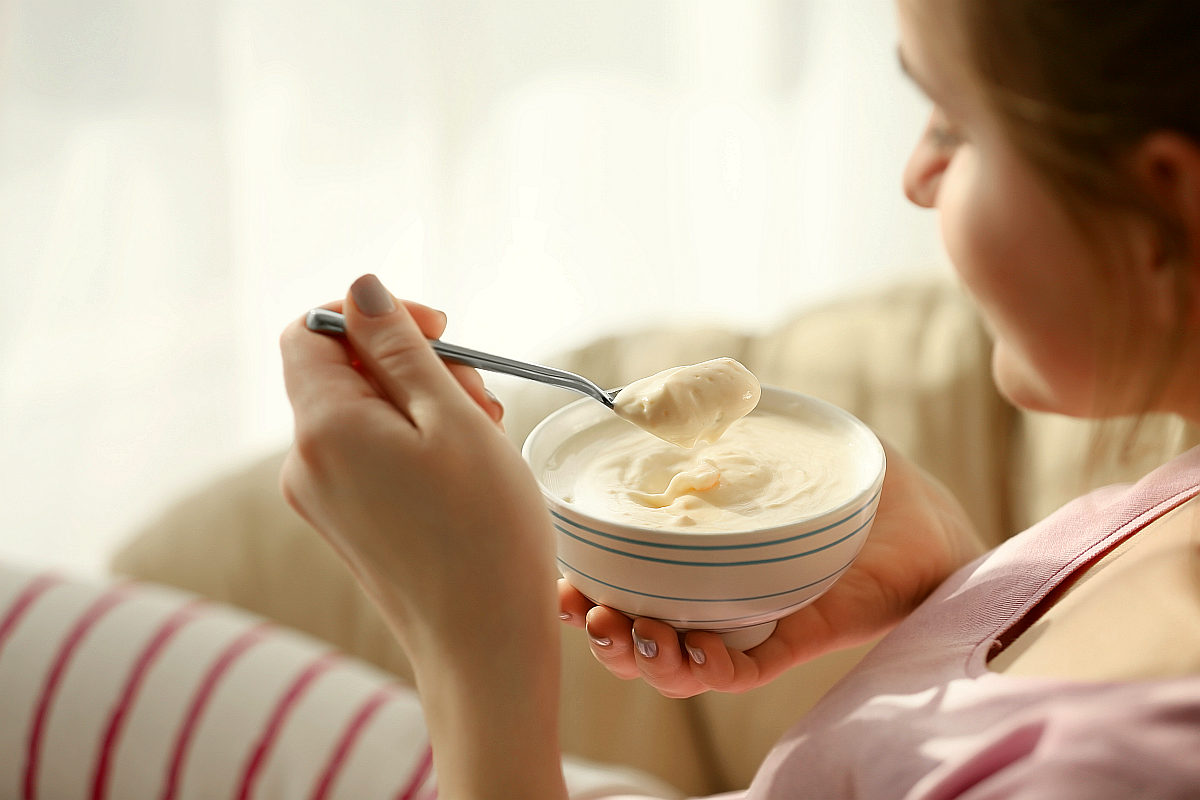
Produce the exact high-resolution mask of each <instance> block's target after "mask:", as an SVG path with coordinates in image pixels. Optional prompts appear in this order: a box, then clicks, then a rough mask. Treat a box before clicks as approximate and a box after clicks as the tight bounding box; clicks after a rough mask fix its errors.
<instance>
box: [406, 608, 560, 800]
mask: <svg viewBox="0 0 1200 800" xmlns="http://www.w3.org/2000/svg"><path fill="white" fill-rule="evenodd" d="M547 621H548V622H549V625H548V626H546V627H545V629H544V630H537V629H538V628H541V627H542V626H540V625H537V624H534V625H529V626H526V627H527V630H526V631H524V632H522V631H512V630H510V631H508V635H507V636H504V635H501V636H486V635H485V636H484V637H482V639H483V640H484V642H482V643H481V645H482V646H481V647H477V648H472V647H460V646H456V645H451V646H448V647H447V646H438V647H436V648H430V649H428V650H425V651H424V652H414V653H412V654H411V655H412V658H413V664H414V672H415V677H416V682H417V689H418V691H419V692H420V695H421V702H422V705H423V706H424V709H425V716H426V719H427V724H428V727H429V735H430V742H431V743H432V745H433V752H434V764H435V767H436V768H437V771H438V785H439V797H442V798H456V799H457V798H477V797H479V798H482V797H486V798H489V800H490V799H491V798H497V799H500V798H510V797H511V798H522V800H543V798H544V799H545V800H562V799H563V798H565V797H566V788H565V786H564V784H563V779H562V767H561V761H562V757H561V750H560V745H559V686H560V673H559V670H560V664H559V642H558V635H559V631H558V624H557V618H555V617H551V618H550V619H549V620H547ZM531 633H532V634H536V636H537V637H538V640H537V642H536V643H532V642H531V640H530V636H529V634H531ZM443 644H445V643H443ZM459 644H461V643H459Z"/></svg>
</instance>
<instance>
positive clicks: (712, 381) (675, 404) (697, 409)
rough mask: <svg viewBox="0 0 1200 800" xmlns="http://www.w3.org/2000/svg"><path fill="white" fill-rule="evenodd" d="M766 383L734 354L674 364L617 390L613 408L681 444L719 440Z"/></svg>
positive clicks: (746, 411) (750, 407) (751, 407)
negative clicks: (678, 364)
mask: <svg viewBox="0 0 1200 800" xmlns="http://www.w3.org/2000/svg"><path fill="white" fill-rule="evenodd" d="M761 394H762V387H761V386H760V385H759V382H758V378H756V377H754V373H752V372H750V370H748V369H746V368H745V367H744V366H743V365H742V364H741V363H739V362H738V361H736V360H734V359H732V358H714V359H710V360H708V361H701V362H700V363H699V364H691V365H688V366H684V367H672V368H671V369H666V370H663V371H662V372H658V373H655V374H654V375H651V376H650V377H648V378H642V379H641V380H637V381H634V382H633V383H631V384H629V385H628V386H626V387H625V388H624V389H622V390H621V391H620V392H618V393H617V397H616V399H615V400H614V402H613V411H615V412H616V414H617V416H618V417H621V418H622V419H626V420H629V421H630V422H632V423H633V424H634V425H637V426H638V427H639V428H642V429H644V430H647V431H649V432H650V433H652V434H654V435H655V436H657V437H659V438H661V439H664V440H666V441H668V442H670V443H671V444H674V445H677V446H679V447H695V446H696V444H697V443H701V442H709V443H712V442H715V441H717V440H718V439H720V438H721V436H722V435H723V434H724V433H725V431H726V430H728V429H729V426H730V425H732V424H733V423H735V422H737V421H738V420H739V419H741V418H742V417H744V416H746V415H747V414H749V413H750V412H751V411H753V410H754V407H755V406H756V405H758V400H759V397H760V395H761Z"/></svg>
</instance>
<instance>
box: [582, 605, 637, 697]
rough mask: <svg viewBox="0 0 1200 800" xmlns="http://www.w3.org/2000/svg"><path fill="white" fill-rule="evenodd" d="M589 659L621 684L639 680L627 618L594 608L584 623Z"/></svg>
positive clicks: (600, 608)
mask: <svg viewBox="0 0 1200 800" xmlns="http://www.w3.org/2000/svg"><path fill="white" fill-rule="evenodd" d="M585 623H586V624H585V627H586V628H587V635H588V644H589V646H590V647H591V648H592V655H593V656H595V657H596V660H597V661H599V662H600V663H601V664H603V665H604V667H605V669H607V670H608V671H609V672H611V673H612V674H613V675H616V676H617V677H618V678H621V679H623V680H633V679H634V678H640V677H641V676H642V673H641V670H639V669H638V664H637V660H636V658H635V657H634V650H633V628H632V626H631V625H630V622H629V618H628V617H626V616H625V615H623V614H621V613H619V612H617V611H613V610H612V609H611V608H606V607H604V606H594V607H593V608H592V610H591V611H589V612H587V617H586V619H585Z"/></svg>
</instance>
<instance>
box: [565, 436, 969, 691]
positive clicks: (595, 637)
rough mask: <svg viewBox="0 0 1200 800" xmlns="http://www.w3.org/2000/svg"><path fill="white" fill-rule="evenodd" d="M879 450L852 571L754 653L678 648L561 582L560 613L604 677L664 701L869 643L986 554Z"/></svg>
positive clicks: (690, 638)
mask: <svg viewBox="0 0 1200 800" xmlns="http://www.w3.org/2000/svg"><path fill="white" fill-rule="evenodd" d="M885 450H886V453H887V474H886V476H885V477H884V482H883V492H882V494H881V495H880V498H879V509H878V512H877V514H876V517H875V523H874V525H873V526H872V528H871V534H870V536H869V537H868V539H867V542H866V544H865V545H864V546H863V549H862V552H860V553H859V555H858V558H857V559H856V560H855V562H854V564H853V566H851V567H850V569H848V570H847V571H846V573H845V574H844V575H842V577H841V578H840V579H839V580H838V581H837V582H836V583H835V584H834V585H833V586H832V587H831V588H830V589H829V591H827V592H826V593H825V594H824V595H822V596H821V597H820V598H819V599H818V600H816V602H814V603H812V604H811V605H809V606H806V607H804V608H802V609H800V610H799V611H796V612H795V613H793V614H791V615H789V616H787V617H784V618H783V619H781V620H780V621H779V625H778V627H776V629H775V632H774V633H773V634H772V635H771V637H770V638H769V639H767V641H765V642H763V643H762V644H760V645H759V646H758V647H755V648H753V649H751V650H748V651H746V652H744V653H743V652H739V651H736V650H729V649H728V648H726V647H725V646H724V644H723V642H722V641H721V638H720V636H718V635H716V634H713V633H701V632H697V631H692V632H689V633H688V634H687V635H686V636H685V637H682V642H681V637H680V636H679V635H678V634H677V633H676V632H675V631H674V630H673V629H672V628H671V627H670V626H669V625H666V624H664V623H662V622H659V621H657V620H652V619H637V620H630V619H629V618H628V617H626V616H625V615H623V614H621V613H620V612H617V611H614V610H613V609H610V608H606V607H604V606H597V605H593V604H592V603H591V602H590V601H589V600H588V599H587V598H586V597H584V596H583V595H582V594H580V593H579V592H577V591H576V590H575V589H574V588H572V587H571V586H570V585H569V584H567V582H566V581H565V580H562V579H560V580H559V609H560V616H561V617H562V618H563V619H564V620H566V621H567V622H568V623H569V624H572V625H575V626H576V627H584V626H586V628H587V632H588V638H589V640H590V642H591V648H592V653H593V654H594V655H595V657H596V658H597V660H599V661H600V663H602V664H604V666H605V667H607V668H608V670H609V671H610V672H612V673H613V674H614V675H616V676H617V677H619V678H624V679H632V678H642V679H644V680H645V681H646V682H647V683H649V684H650V685H651V686H653V687H654V688H656V689H657V690H658V691H659V692H660V693H662V694H664V695H666V696H668V697H690V696H692V695H696V694H700V693H702V692H706V691H709V690H717V691H722V692H744V691H747V690H749V689H753V688H755V687H757V686H762V685H763V684H765V683H769V682H770V681H772V680H774V679H775V677H777V676H778V675H779V674H780V673H781V672H783V671H784V670H786V669H788V668H789V667H792V666H794V665H796V664H800V663H802V662H805V661H808V660H810V659H812V658H815V657H817V656H819V655H822V654H823V653H827V652H831V651H833V650H839V649H842V648H846V647H851V646H854V645H857V644H862V643H865V642H869V641H872V640H874V639H875V638H877V637H879V636H881V635H883V634H884V633H886V632H887V631H889V630H890V629H891V628H892V627H893V626H895V625H896V623H898V622H899V621H900V620H901V619H903V618H904V617H905V616H906V615H908V613H909V612H911V611H912V610H913V609H914V608H916V607H917V606H918V605H919V604H920V603H921V601H922V600H924V599H925V598H926V597H928V596H929V594H930V593H931V592H932V591H933V590H934V589H935V588H936V587H937V586H938V585H939V584H940V583H941V582H942V581H943V580H945V579H946V578H947V577H949V575H950V574H951V573H952V572H954V571H955V570H956V569H958V568H959V567H961V566H962V565H964V564H966V563H967V562H969V561H971V560H972V559H974V558H975V557H976V556H978V555H979V554H981V553H982V552H983V549H984V548H983V546H982V544H981V543H980V540H979V537H978V535H977V534H976V532H975V529H974V526H973V525H972V524H971V522H970V520H969V519H968V518H967V515H966V513H965V512H964V511H963V509H962V507H961V506H960V505H959V504H958V502H957V501H956V500H955V499H954V497H953V496H952V495H951V494H950V493H949V491H948V490H946V488H945V487H943V486H942V485H941V484H940V483H938V482H937V481H935V480H934V479H933V478H932V477H931V476H929V475H928V474H927V473H925V472H924V471H922V470H921V469H920V468H918V467H917V466H916V465H915V464H913V463H912V462H910V461H908V460H906V459H904V458H903V457H902V456H901V455H900V454H899V453H897V452H896V451H895V450H893V449H892V448H890V447H888V446H887V445H886V443H885Z"/></svg>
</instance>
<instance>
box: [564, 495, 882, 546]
mask: <svg viewBox="0 0 1200 800" xmlns="http://www.w3.org/2000/svg"><path fill="white" fill-rule="evenodd" d="M882 491H883V484H880V486H879V488H878V489H876V490H875V494H873V495H871V499H869V500H867V502H865V503H863V504H862V505H861V506H859V507H858V508H856V509H855V510H854V511H853V512H851V513H850V514H847V515H846V516H844V517H842V518H841V519H839V520H838V521H837V522H831V523H830V524H828V525H826V526H824V527H821V528H817V529H815V530H811V531H805V532H804V533H798V534H796V535H795V536H786V537H784V538H782V539H771V540H769V541H766V542H748V543H746V544H668V543H665V542H647V541H643V540H641V539H634V538H632V537H629V536H618V535H617V534H615V533H607V532H605V531H600V530H596V529H595V528H589V527H588V526H587V525H580V524H579V523H578V522H576V521H575V520H573V519H568V518H567V517H565V516H563V515H562V514H560V513H558V512H557V511H555V510H554V509H549V511H550V514H551V515H552V516H554V517H556V518H557V519H560V520H562V521H563V522H565V523H567V524H568V525H571V526H572V527H575V528H578V529H579V530H581V531H587V532H588V533H590V534H593V535H595V536H602V537H604V538H605V539H612V540H613V541H617V542H624V543H626V544H636V545H639V546H642V547H657V548H659V549H662V550H742V549H749V548H752V547H770V546H771V545H773V544H787V543H788V542H794V541H796V540H798V539H807V538H808V537H810V536H816V535H817V534H821V533H825V531H828V530H831V529H833V528H836V527H837V526H839V525H842V524H843V523H845V522H847V521H848V520H851V519H853V518H854V517H856V516H858V515H859V514H861V513H862V512H863V510H864V509H866V508H868V507H869V506H870V505H871V504H872V503H874V502H875V500H876V499H878V498H879V495H880V493H881V492H882ZM559 530H562V528H559ZM696 535H697V536H702V535H703V534H696Z"/></svg>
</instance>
